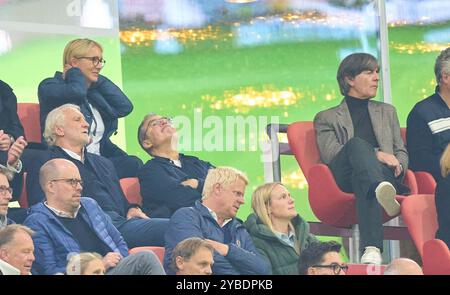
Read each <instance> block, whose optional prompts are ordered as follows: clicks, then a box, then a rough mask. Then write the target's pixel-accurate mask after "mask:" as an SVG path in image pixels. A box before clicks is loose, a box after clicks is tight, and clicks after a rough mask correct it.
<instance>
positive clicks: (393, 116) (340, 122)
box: [314, 99, 408, 171]
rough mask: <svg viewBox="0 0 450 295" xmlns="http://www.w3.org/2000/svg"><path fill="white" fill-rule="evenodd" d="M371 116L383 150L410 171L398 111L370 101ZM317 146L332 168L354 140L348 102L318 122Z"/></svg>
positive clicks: (335, 108)
mask: <svg viewBox="0 0 450 295" xmlns="http://www.w3.org/2000/svg"><path fill="white" fill-rule="evenodd" d="M368 108H369V115H370V120H371V121H372V126H373V129H374V133H375V137H376V138H377V141H378V144H379V145H380V150H381V151H382V152H385V153H389V154H391V155H394V156H395V157H396V158H397V159H398V161H399V162H400V164H402V166H403V168H404V169H405V171H406V169H407V168H408V152H407V151H406V148H405V145H404V144H403V140H402V137H401V134H400V125H399V122H398V118H397V112H396V111H395V108H394V107H393V106H392V105H390V104H387V103H383V102H378V101H372V100H370V101H369V106H368ZM314 129H315V130H316V139H317V146H318V147H319V152H320V158H321V160H322V162H323V163H325V164H329V163H330V162H331V160H333V158H334V157H335V156H336V154H337V153H338V152H339V151H340V150H341V148H342V147H343V146H344V144H346V143H347V141H349V140H350V139H351V138H352V137H353V136H354V133H353V122H352V118H351V116H350V111H349V110H348V106H347V103H346V102H345V99H344V100H342V102H341V104H339V105H338V106H336V107H333V108H331V109H328V110H325V111H322V112H320V113H318V114H317V115H316V117H315V118H314Z"/></svg>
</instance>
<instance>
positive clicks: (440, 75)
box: [406, 47, 450, 181]
mask: <svg viewBox="0 0 450 295" xmlns="http://www.w3.org/2000/svg"><path fill="white" fill-rule="evenodd" d="M434 74H435V76H436V83H437V86H436V90H435V92H434V93H433V94H432V95H431V96H429V97H427V98H426V99H424V100H422V101H420V102H418V103H417V104H416V105H415V106H414V108H413V109H412V110H411V112H410V113H409V115H408V120H407V129H406V138H407V141H408V143H407V145H408V153H409V155H410V165H409V167H410V168H411V170H413V171H426V172H429V173H431V174H432V175H433V177H434V179H435V180H436V181H438V180H441V179H442V175H441V168H440V166H439V160H440V158H441V156H442V153H443V152H444V150H445V148H446V147H447V145H448V144H449V143H450V47H449V48H447V49H445V50H443V51H442V52H441V53H440V54H439V56H438V57H437V59H436V63H435V65H434Z"/></svg>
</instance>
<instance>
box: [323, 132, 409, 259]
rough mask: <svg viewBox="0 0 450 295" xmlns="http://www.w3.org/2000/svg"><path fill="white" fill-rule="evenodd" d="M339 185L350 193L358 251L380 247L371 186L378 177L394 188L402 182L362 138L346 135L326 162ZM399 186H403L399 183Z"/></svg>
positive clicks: (379, 221)
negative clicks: (355, 223)
mask: <svg viewBox="0 0 450 295" xmlns="http://www.w3.org/2000/svg"><path fill="white" fill-rule="evenodd" d="M328 166H329V167H330V169H331V171H332V173H333V176H334V178H335V180H336V183H337V185H338V186H339V188H340V189H341V190H342V191H344V192H347V193H354V195H355V197H356V210H357V217H358V224H359V231H360V249H361V253H363V252H364V248H365V247H367V246H375V247H377V248H379V249H380V251H382V250H383V220H382V218H383V215H382V212H383V211H382V207H381V206H380V204H379V203H378V201H377V199H376V197H375V188H376V187H377V185H378V184H379V183H380V182H382V181H388V182H390V183H391V184H392V185H394V187H395V188H396V189H397V191H398V192H399V191H404V186H403V185H402V184H401V183H400V182H399V179H401V177H402V175H400V176H399V178H398V179H397V178H396V177H395V176H394V171H393V170H392V169H391V168H390V167H388V166H387V165H385V164H383V163H381V162H380V161H378V159H377V157H376V155H375V151H374V148H373V147H372V145H370V144H369V143H368V142H367V141H365V140H364V139H361V138H359V137H354V138H352V139H350V140H349V141H348V142H347V143H346V144H345V145H344V147H343V148H342V149H341V150H340V151H339V153H338V154H337V155H336V156H335V157H334V159H333V160H332V161H331V163H330V164H329V165H328ZM402 186H403V187H402Z"/></svg>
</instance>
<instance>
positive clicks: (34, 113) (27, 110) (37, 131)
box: [17, 103, 42, 142]
mask: <svg viewBox="0 0 450 295" xmlns="http://www.w3.org/2000/svg"><path fill="white" fill-rule="evenodd" d="M17 115H18V116H19V119H20V122H21V123H22V126H23V129H24V130H25V138H26V140H27V141H29V142H41V137H42V133H41V124H40V120H39V118H40V117H39V116H40V115H39V104H37V103H18V104H17Z"/></svg>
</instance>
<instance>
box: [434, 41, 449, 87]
mask: <svg viewBox="0 0 450 295" xmlns="http://www.w3.org/2000/svg"><path fill="white" fill-rule="evenodd" d="M442 73H446V74H450V47H449V48H447V49H444V50H442V51H441V53H440V54H439V56H438V57H437V59H436V63H435V64H434V74H435V75H436V83H437V84H439V83H440V81H441V79H442Z"/></svg>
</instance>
